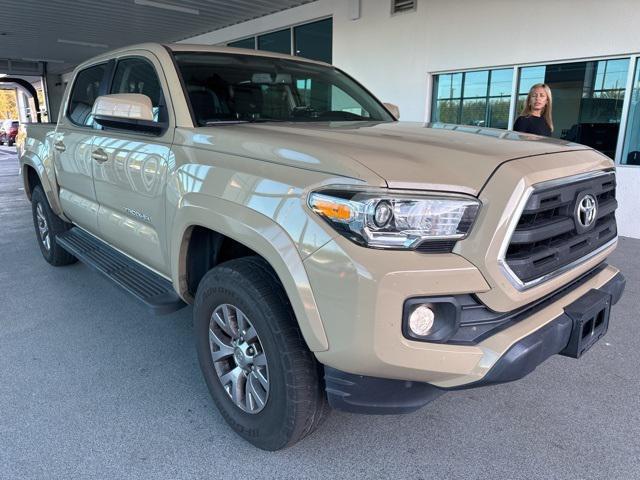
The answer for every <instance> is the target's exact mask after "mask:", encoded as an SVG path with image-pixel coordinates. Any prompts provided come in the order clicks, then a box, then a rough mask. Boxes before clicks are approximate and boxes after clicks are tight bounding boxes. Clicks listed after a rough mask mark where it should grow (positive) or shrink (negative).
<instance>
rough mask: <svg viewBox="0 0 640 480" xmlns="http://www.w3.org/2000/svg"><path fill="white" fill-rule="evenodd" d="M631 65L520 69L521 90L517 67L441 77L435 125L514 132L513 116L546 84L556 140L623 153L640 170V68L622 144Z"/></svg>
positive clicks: (609, 62)
mask: <svg viewBox="0 0 640 480" xmlns="http://www.w3.org/2000/svg"><path fill="white" fill-rule="evenodd" d="M638 63H640V61H639V62H638ZM629 65H630V59H629V58H614V59H603V60H593V61H582V62H570V63H555V64H549V65H535V66H525V67H520V68H518V67H516V68H517V77H518V83H517V85H515V86H513V85H512V83H513V82H512V79H513V73H514V70H513V69H512V68H504V69H493V70H491V69H487V70H481V71H469V72H454V73H445V74H440V75H435V76H434V89H433V104H432V114H431V121H433V122H443V123H454V124H464V125H473V126H479V127H484V126H487V127H496V128H508V127H509V124H508V123H509V113H510V112H511V111H513V113H514V117H513V118H514V119H515V118H517V117H518V116H519V115H520V112H521V111H522V108H523V106H524V101H525V99H526V97H527V93H528V92H529V89H530V88H531V87H532V86H533V85H535V84H536V83H545V84H547V85H548V86H549V87H550V88H551V92H552V95H553V123H554V131H553V134H552V136H553V137H556V138H561V139H565V140H569V141H574V142H577V143H581V144H583V145H587V146H590V147H593V148H595V149H596V150H599V151H600V152H602V153H604V154H605V155H608V156H609V157H611V158H615V156H616V151H618V154H620V155H621V163H622V164H628V165H640V133H639V132H640V78H639V77H640V72H639V69H640V66H639V67H636V71H635V72H634V73H635V75H634V77H633V91H632V92H630V93H631V94H632V97H631V99H630V107H629V112H628V117H625V118H627V126H626V131H625V141H624V145H618V136H619V132H620V122H621V119H622V117H623V108H624V105H625V94H626V93H627V90H626V87H627V85H626V83H627V78H628V71H629V68H630V66H629ZM512 91H513V93H514V95H515V98H516V104H515V105H512V104H511V94H512ZM512 109H513V110H512Z"/></svg>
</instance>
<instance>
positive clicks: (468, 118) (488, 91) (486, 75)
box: [433, 68, 513, 128]
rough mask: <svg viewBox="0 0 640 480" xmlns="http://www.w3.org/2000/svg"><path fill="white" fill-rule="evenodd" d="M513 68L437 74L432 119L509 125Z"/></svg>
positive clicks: (459, 122) (475, 124) (481, 125)
mask: <svg viewBox="0 0 640 480" xmlns="http://www.w3.org/2000/svg"><path fill="white" fill-rule="evenodd" d="M512 79H513V69H512V68H505V69H499V70H480V71H474V72H461V73H448V74H444V75H438V76H436V77H435V79H434V80H435V90H434V91H435V92H437V94H436V95H435V98H434V106H433V107H434V108H433V121H434V122H444V123H458V124H463V125H474V126H478V127H494V128H507V126H508V122H509V102H510V98H511V83H512Z"/></svg>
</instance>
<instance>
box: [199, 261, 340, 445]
mask: <svg viewBox="0 0 640 480" xmlns="http://www.w3.org/2000/svg"><path fill="white" fill-rule="evenodd" d="M216 315H217V316H216ZM194 327H195V336H196V348H197V353H198V360H199V362H200V368H201V369H202V373H203V375H204V378H205V381H206V383H207V386H208V387H209V391H210V392H211V396H212V397H213V400H214V402H215V404H216V406H217V407H218V409H219V410H220V412H221V414H222V416H223V417H224V419H225V420H226V421H227V423H228V424H229V425H230V426H231V428H233V429H234V430H235V431H236V432H237V433H238V434H239V435H240V436H241V437H243V438H244V439H245V440H247V441H248V442H250V443H252V444H253V445H255V446H256V447H258V448H261V449H263V450H271V451H273V450H279V449H282V448H285V447H288V446H291V445H293V444H294V443H296V442H297V441H299V440H301V439H302V438H304V437H305V436H307V435H309V434H310V433H311V432H313V431H314V430H315V429H316V428H317V427H318V426H319V425H320V423H321V422H322V420H323V419H324V417H325V416H326V413H327V410H328V407H327V401H326V396H325V393H324V388H323V382H322V369H321V366H320V365H319V364H318V362H317V361H316V360H315V358H314V356H313V354H312V353H311V352H310V351H309V349H308V348H307V346H306V343H305V341H304V339H303V338H302V334H301V333H300V329H299V327H298V324H297V321H296V318H295V316H294V314H293V311H292V309H291V305H290V304H289V301H288V298H287V296H286V294H285V292H284V289H283V288H282V286H281V284H280V282H279V281H278V279H277V277H276V275H275V273H274V272H273V270H272V269H271V267H270V266H269V265H268V264H267V263H266V262H265V261H264V260H262V259H260V258H258V257H245V258H240V259H236V260H231V261H228V262H225V263H223V264H221V265H219V266H217V267H215V268H213V269H212V270H210V271H209V272H208V273H207V274H206V275H205V276H204V277H203V279H202V281H201V282H200V285H199V286H198V291H197V294H196V299H195V304H194ZM225 332H226V333H225ZM227 345H228V346H227ZM238 352H239V353H238ZM243 352H244V353H246V352H248V353H250V354H251V355H255V356H251V355H248V356H245V355H244V353H243ZM214 356H215V357H216V360H215V361H214ZM259 359H261V360H259ZM254 376H255V377H254ZM255 378H260V383H255V382H254V383H255V386H254V384H252V381H253V380H254V379H255ZM243 386H244V388H243Z"/></svg>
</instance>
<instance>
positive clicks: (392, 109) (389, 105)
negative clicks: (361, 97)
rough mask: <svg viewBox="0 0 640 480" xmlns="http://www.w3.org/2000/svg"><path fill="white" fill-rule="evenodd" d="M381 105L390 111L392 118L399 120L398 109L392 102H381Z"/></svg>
mask: <svg viewBox="0 0 640 480" xmlns="http://www.w3.org/2000/svg"><path fill="white" fill-rule="evenodd" d="M383 105H384V106H385V107H386V108H387V110H389V111H390V112H391V115H393V118H395V119H396V120H400V109H399V108H398V106H397V105H395V104H393V103H383Z"/></svg>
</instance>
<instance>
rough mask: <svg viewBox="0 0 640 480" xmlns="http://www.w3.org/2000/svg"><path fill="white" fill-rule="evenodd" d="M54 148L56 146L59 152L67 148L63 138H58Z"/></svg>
mask: <svg viewBox="0 0 640 480" xmlns="http://www.w3.org/2000/svg"><path fill="white" fill-rule="evenodd" d="M53 148H55V149H56V150H57V151H59V152H64V151H65V150H66V149H67V147H65V146H64V143H63V142H62V140H58V141H57V142H55V143H54V144H53Z"/></svg>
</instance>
